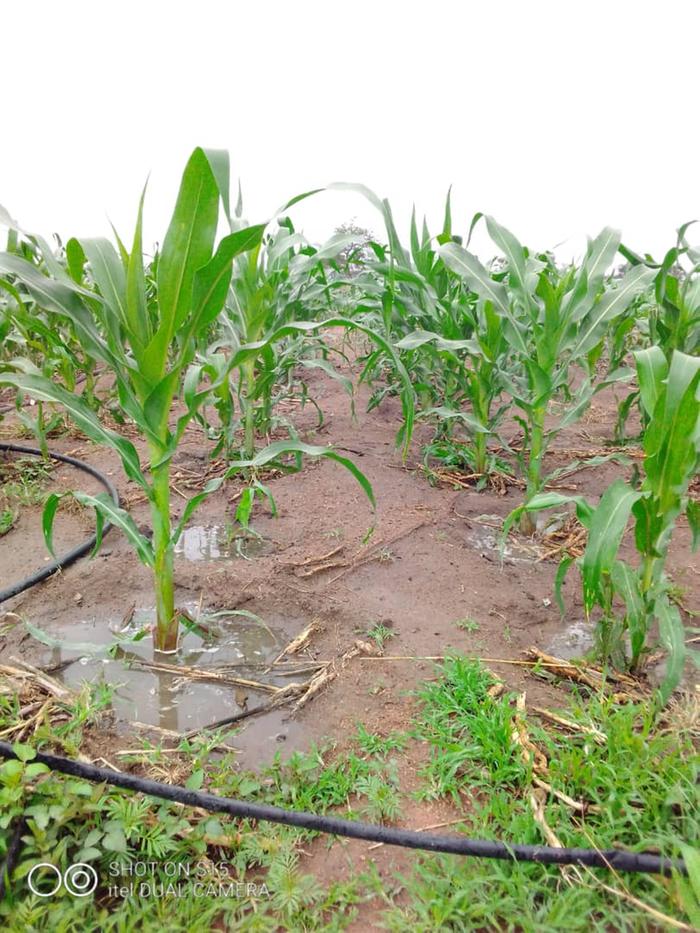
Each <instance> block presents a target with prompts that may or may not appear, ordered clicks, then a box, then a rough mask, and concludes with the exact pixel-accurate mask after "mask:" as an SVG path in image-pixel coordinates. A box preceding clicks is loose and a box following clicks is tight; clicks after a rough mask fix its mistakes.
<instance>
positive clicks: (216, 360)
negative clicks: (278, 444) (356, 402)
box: [202, 202, 353, 458]
mask: <svg viewBox="0 0 700 933" xmlns="http://www.w3.org/2000/svg"><path fill="white" fill-rule="evenodd" d="M239 205H240V202H239ZM239 210H240V206H239V208H238V210H237V213H238V211H239ZM346 242H347V238H346V237H333V238H331V240H329V242H328V243H326V244H325V245H324V246H322V247H320V248H315V247H313V246H311V245H310V244H309V243H307V241H306V240H305V239H304V238H303V237H302V236H301V235H300V234H298V233H296V232H295V230H294V227H293V225H292V222H291V220H290V219H289V218H288V217H285V218H282V219H281V220H280V221H279V226H278V228H277V230H275V231H274V232H272V233H269V234H266V236H265V238H264V239H263V241H262V242H261V243H259V244H258V245H257V246H256V247H254V248H253V249H251V250H250V251H249V252H248V253H246V254H245V255H242V256H240V257H238V258H237V259H236V260H235V263H234V266H235V273H234V276H233V280H232V283H231V287H230V289H229V294H228V297H227V300H226V304H225V310H224V313H223V314H222V315H221V318H220V320H219V325H220V335H219V337H218V339H217V340H216V341H215V342H214V343H213V344H212V345H211V346H210V347H209V348H207V350H206V352H205V353H203V354H202V360H203V361H204V362H205V364H206V365H207V367H208V370H209V373H210V374H213V373H215V372H216V371H217V370H219V369H220V368H221V367H228V360H229V358H230V355H231V354H232V353H233V354H235V353H236V352H237V351H238V349H239V348H240V347H241V346H243V345H246V346H249V347H253V346H254V345H255V346H257V348H258V353H257V354H254V355H249V356H247V357H246V359H245V361H244V362H242V363H241V364H240V365H239V366H238V367H237V368H236V369H235V370H234V371H231V380H230V381H229V382H228V383H225V382H222V383H221V384H220V388H219V389H218V390H217V393H216V397H215V398H214V403H215V406H216V409H217V413H218V416H219V422H220V426H221V428H220V435H221V443H220V446H225V447H226V448H227V450H228V451H229V452H230V451H231V450H232V449H233V448H235V446H236V440H235V436H236V433H237V431H238V429H239V428H240V427H242V431H243V438H242V445H241V446H242V450H243V455H244V456H245V457H247V458H250V457H252V456H253V455H254V453H255V436H256V433H258V434H263V435H265V434H268V433H269V432H270V430H271V428H272V427H273V412H274V407H275V405H276V404H277V402H279V401H280V400H281V399H282V398H285V397H289V396H290V395H292V394H294V391H293V388H292V385H293V382H294V380H295V379H297V380H299V382H300V383H301V397H302V400H303V401H306V387H305V385H304V383H303V379H300V378H299V371H300V370H302V369H307V370H309V369H314V368H318V369H322V370H324V372H326V374H327V375H329V376H331V377H332V378H334V379H336V380H337V381H339V382H340V384H341V385H342V386H343V388H344V389H345V390H346V391H347V392H348V394H349V395H350V397H351V398H352V394H353V386H352V382H351V381H350V380H349V379H348V378H347V377H344V376H342V375H341V374H340V373H338V371H337V370H336V369H335V368H334V367H333V366H332V365H331V363H330V361H329V359H328V357H329V354H330V352H331V351H330V350H329V348H328V347H327V346H326V344H325V343H324V342H323V340H322V338H321V336H320V335H319V334H317V333H315V331H316V330H317V328H318V326H319V325H317V324H316V323H315V319H316V318H317V317H318V316H319V313H320V311H321V310H326V309H327V308H328V307H329V306H330V297H329V296H330V290H331V286H330V285H329V282H328V280H327V278H326V274H325V269H324V264H325V263H326V262H327V261H328V260H330V259H332V258H333V257H334V256H336V255H337V253H338V251H339V250H340V249H341V247H342V246H343V244H345V243H346ZM289 324H294V325H297V324H302V325H303V326H302V327H301V328H299V327H294V328H292V329H291V330H289V329H286V330H285V328H286V326H287V325H289ZM273 335H275V336H274V339H270V338H271V337H273ZM229 370H230V367H229ZM285 384H286V385H285ZM316 407H317V410H318V411H319V414H320V420H321V421H322V414H321V413H320V409H318V406H316ZM236 411H238V417H236Z"/></svg>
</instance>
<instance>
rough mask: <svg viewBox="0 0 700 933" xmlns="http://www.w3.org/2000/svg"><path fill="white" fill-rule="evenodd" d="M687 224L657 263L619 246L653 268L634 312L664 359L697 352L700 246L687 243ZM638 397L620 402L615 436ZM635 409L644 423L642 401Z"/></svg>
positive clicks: (699, 338) (622, 430) (699, 341)
mask: <svg viewBox="0 0 700 933" xmlns="http://www.w3.org/2000/svg"><path fill="white" fill-rule="evenodd" d="M690 226H691V224H690V223H686V224H683V226H682V227H679V229H678V231H677V236H676V244H675V246H673V247H672V248H671V249H670V250H668V252H667V253H666V255H665V256H664V259H663V261H662V262H661V263H656V262H654V261H653V259H652V258H651V257H650V256H646V257H645V258H644V259H642V257H641V256H638V255H637V254H636V253H633V252H632V251H631V250H630V249H627V247H625V246H621V247H620V252H621V253H622V254H623V255H624V256H625V257H626V258H627V259H628V260H629V262H630V263H631V264H632V266H642V265H645V266H647V267H648V268H650V269H652V270H653V271H654V289H653V294H652V296H651V300H650V301H648V302H646V303H645V308H644V310H645V313H644V314H639V315H637V320H638V322H639V325H640V326H641V327H644V329H645V332H646V333H645V337H646V340H647V341H648V342H649V343H650V344H651V345H652V346H658V347H661V349H662V350H663V351H664V353H665V355H666V358H667V359H668V360H670V359H671V355H672V353H673V351H674V350H681V351H682V352H683V353H689V354H691V355H694V356H697V354H698V353H700V250H699V249H697V248H693V247H691V246H689V245H688V241H687V236H686V234H687V230H688V228H689V227H690ZM683 260H686V261H689V267H688V268H684V267H683V265H682V264H681V263H682V262H683ZM639 401H640V399H639V392H633V393H631V394H630V395H628V396H627V397H626V398H625V399H623V401H622V402H621V403H620V406H619V412H618V423H617V427H616V439H618V440H622V438H623V436H624V433H625V425H626V422H627V418H628V417H629V413H630V411H631V409H632V407H633V406H634V404H635V403H639ZM639 413H640V417H641V421H642V427H644V426H645V425H646V423H647V418H648V413H647V412H646V410H645V408H644V405H643V404H640V405H639Z"/></svg>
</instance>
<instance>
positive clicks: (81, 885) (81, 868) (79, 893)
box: [27, 862, 97, 897]
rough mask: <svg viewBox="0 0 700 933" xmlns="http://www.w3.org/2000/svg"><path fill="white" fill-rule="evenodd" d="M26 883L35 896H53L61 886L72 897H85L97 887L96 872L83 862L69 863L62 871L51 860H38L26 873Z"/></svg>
mask: <svg viewBox="0 0 700 933" xmlns="http://www.w3.org/2000/svg"><path fill="white" fill-rule="evenodd" d="M27 884H28V885H29V890H30V891H31V892H32V894H36V896H37V897H54V896H55V895H56V894H58V892H59V891H60V890H61V888H65V890H66V891H67V892H68V894H72V895H73V896H74V897H87V896H88V894H92V892H93V891H94V890H95V888H96V887H97V872H96V871H95V869H94V868H93V867H92V865H86V864H85V862H76V863H75V864H74V865H69V866H68V868H66V870H65V871H64V872H62V871H61V869H60V868H57V867H56V866H55V865H52V864H51V862H39V864H38V865H35V866H34V867H33V868H32V870H31V871H30V872H29V874H28V875H27Z"/></svg>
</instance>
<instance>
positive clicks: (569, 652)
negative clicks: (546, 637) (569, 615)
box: [544, 619, 595, 661]
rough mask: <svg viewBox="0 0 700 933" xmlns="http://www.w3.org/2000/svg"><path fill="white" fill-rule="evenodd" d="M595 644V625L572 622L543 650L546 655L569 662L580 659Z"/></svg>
mask: <svg viewBox="0 0 700 933" xmlns="http://www.w3.org/2000/svg"><path fill="white" fill-rule="evenodd" d="M594 644H595V623H593V622H584V621H583V620H582V619H581V620H579V621H578V622H572V623H571V625H567V626H566V628H565V629H564V631H563V632H558V633H557V634H556V635H555V636H554V638H553V639H552V640H551V641H550V642H549V644H548V645H547V647H546V648H545V649H544V650H545V651H546V652H547V654H552V655H554V657H556V658H563V659H564V660H565V661H570V660H572V659H573V658H580V657H581V656H582V655H584V654H586V652H588V651H590V650H591V648H592V647H593V646H594Z"/></svg>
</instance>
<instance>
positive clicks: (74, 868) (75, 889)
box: [63, 862, 97, 897]
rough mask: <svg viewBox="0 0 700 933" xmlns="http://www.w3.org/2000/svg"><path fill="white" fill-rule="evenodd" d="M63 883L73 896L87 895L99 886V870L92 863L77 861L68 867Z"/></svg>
mask: <svg viewBox="0 0 700 933" xmlns="http://www.w3.org/2000/svg"><path fill="white" fill-rule="evenodd" d="M63 885H64V887H65V889H66V891H68V893H69V894H72V895H73V897H87V896H88V894H92V892H93V891H94V890H95V888H96V887H97V872H96V871H95V869H94V868H93V867H92V865H86V864H85V862H76V863H75V865H71V866H70V867H68V868H67V869H66V871H65V874H64V875H63Z"/></svg>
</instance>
